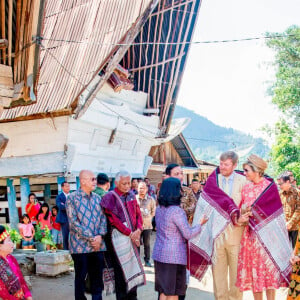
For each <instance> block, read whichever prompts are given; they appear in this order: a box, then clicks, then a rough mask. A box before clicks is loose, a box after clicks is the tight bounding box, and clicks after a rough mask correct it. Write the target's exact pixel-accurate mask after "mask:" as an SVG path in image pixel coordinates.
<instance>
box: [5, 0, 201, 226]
mask: <svg viewBox="0 0 300 300" xmlns="http://www.w3.org/2000/svg"><path fill="white" fill-rule="evenodd" d="M2 2H3V5H4V6H1V18H0V20H1V34H2V36H1V38H2V39H1V43H0V45H1V50H0V51H1V61H0V64H1V65H0V68H1V73H0V105H1V112H0V134H1V136H0V154H1V157H0V178H1V179H0V186H1V187H2V189H1V190H0V193H1V196H0V197H2V198H0V208H2V210H1V211H0V218H1V216H2V220H1V219H0V222H3V221H4V222H5V221H6V222H7V221H8V212H9V220H10V223H11V224H12V225H13V226H16V223H17V222H18V211H17V207H22V210H23V211H24V207H25V205H26V203H27V201H28V200H27V199H28V198H27V197H28V194H29V192H30V191H35V192H38V196H39V195H40V196H42V197H43V198H44V199H45V200H46V201H48V200H50V198H51V195H55V194H56V193H57V190H58V189H59V186H60V183H61V182H63V181H64V180H65V179H67V180H68V181H69V182H71V183H73V188H74V189H75V188H76V185H77V186H78V174H79V172H80V170H82V169H90V170H92V171H94V172H95V173H98V172H105V173H107V174H108V175H109V176H110V177H114V175H115V174H116V172H117V171H119V170H120V169H127V170H128V171H130V172H131V173H132V175H133V176H135V177H144V176H145V175H146V174H147V172H148V169H149V167H150V165H151V163H152V160H153V158H152V157H151V156H150V155H149V152H150V149H151V147H152V146H155V145H160V144H161V143H164V142H168V141H170V140H172V139H173V138H174V137H176V136H177V135H178V134H179V133H180V132H181V131H182V130H183V128H184V126H186V121H185V120H179V121H178V122H175V125H174V126H172V125H171V120H172V116H173V111H174V107H175V102H176V97H177V94H178V88H179V86H180V81H181V78H182V75H183V71H184V66H185V64H186V58H187V54H188V50H189V47H190V43H189V42H190V41H191V38H192V33H193V29H194V26H195V22H196V18H197V14H198V11H199V8H200V1H199V0H181V1H176V0H161V1H158V0H143V1H141V0H122V1H120V0H113V1H101V0H85V1H75V0H64V1H57V0H47V1H39V0H11V1H2ZM2 2H1V3H2ZM1 200H2V201H1ZM8 208H9V209H8ZM1 213H2V215H1Z"/></svg>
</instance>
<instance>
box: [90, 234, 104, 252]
mask: <svg viewBox="0 0 300 300" xmlns="http://www.w3.org/2000/svg"><path fill="white" fill-rule="evenodd" d="M90 243H91V246H92V248H93V250H94V251H99V250H100V247H101V243H102V236H101V235H96V236H95V237H94V238H91V239H90Z"/></svg>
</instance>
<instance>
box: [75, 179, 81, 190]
mask: <svg viewBox="0 0 300 300" xmlns="http://www.w3.org/2000/svg"><path fill="white" fill-rule="evenodd" d="M76 187H77V190H78V189H79V188H80V181H79V176H76Z"/></svg>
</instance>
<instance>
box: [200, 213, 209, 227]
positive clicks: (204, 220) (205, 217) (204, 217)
mask: <svg viewBox="0 0 300 300" xmlns="http://www.w3.org/2000/svg"><path fill="white" fill-rule="evenodd" d="M207 221H208V217H207V216H206V215H203V217H202V218H201V219H200V225H204V224H205V223H206V222H207Z"/></svg>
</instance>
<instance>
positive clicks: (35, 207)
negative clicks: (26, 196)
mask: <svg viewBox="0 0 300 300" xmlns="http://www.w3.org/2000/svg"><path fill="white" fill-rule="evenodd" d="M39 210H40V204H39V203H36V204H31V203H27V204H26V207H25V211H26V213H27V215H28V216H29V218H30V220H31V222H33V223H36V221H37V219H36V215H37V214H38V212H39Z"/></svg>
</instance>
